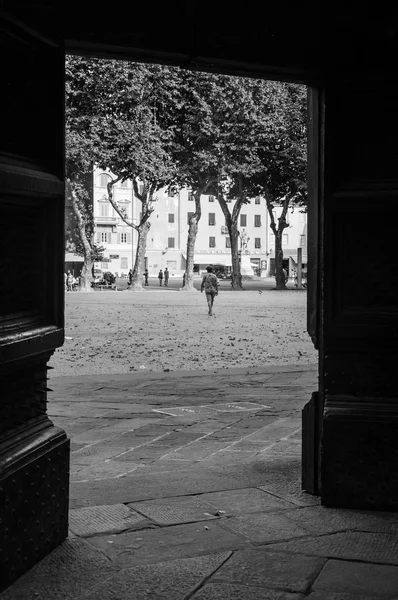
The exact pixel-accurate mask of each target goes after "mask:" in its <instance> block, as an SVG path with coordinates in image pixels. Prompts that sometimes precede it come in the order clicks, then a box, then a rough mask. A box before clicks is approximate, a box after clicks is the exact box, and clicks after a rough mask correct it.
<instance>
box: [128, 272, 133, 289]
mask: <svg viewBox="0 0 398 600" xmlns="http://www.w3.org/2000/svg"><path fill="white" fill-rule="evenodd" d="M128 278H129V281H128V284H129V285H131V282H132V281H133V269H130V271H129V273H128Z"/></svg>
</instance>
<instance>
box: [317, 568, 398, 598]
mask: <svg viewBox="0 0 398 600" xmlns="http://www.w3.org/2000/svg"><path fill="white" fill-rule="evenodd" d="M312 589H313V591H314V592H316V593H317V594H318V595H319V594H322V593H325V592H334V593H340V594H344V593H346V594H347V593H350V594H354V595H355V594H356V595H357V596H359V597H361V598H363V597H365V596H373V597H377V598H392V597H394V596H395V597H398V567H390V566H386V565H372V564H364V563H359V562H345V561H341V560H329V561H328V562H327V563H326V565H325V567H324V568H323V570H322V572H321V574H320V575H319V577H318V578H317V580H316V581H315V583H314V585H313V587H312Z"/></svg>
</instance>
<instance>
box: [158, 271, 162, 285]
mask: <svg viewBox="0 0 398 600" xmlns="http://www.w3.org/2000/svg"><path fill="white" fill-rule="evenodd" d="M158 277H159V285H162V281H163V271H162V269H160V271H159V275H158Z"/></svg>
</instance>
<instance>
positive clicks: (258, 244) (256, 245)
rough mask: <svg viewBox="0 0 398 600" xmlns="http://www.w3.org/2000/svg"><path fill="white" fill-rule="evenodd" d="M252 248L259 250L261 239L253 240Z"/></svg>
mask: <svg viewBox="0 0 398 600" xmlns="http://www.w3.org/2000/svg"><path fill="white" fill-rule="evenodd" d="M254 247H255V248H261V238H254Z"/></svg>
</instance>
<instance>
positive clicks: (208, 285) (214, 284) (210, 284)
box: [200, 267, 218, 316]
mask: <svg viewBox="0 0 398 600" xmlns="http://www.w3.org/2000/svg"><path fill="white" fill-rule="evenodd" d="M206 271H207V273H206V274H205V275H204V276H203V279H202V285H201V287H200V291H201V292H203V290H204V291H205V293H206V300H207V306H208V307H209V316H212V315H213V304H214V298H215V297H216V296H218V279H217V277H216V276H215V275H214V273H213V267H207V268H206Z"/></svg>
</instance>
